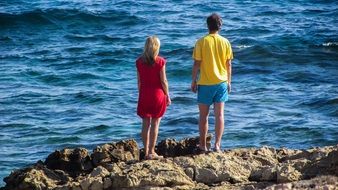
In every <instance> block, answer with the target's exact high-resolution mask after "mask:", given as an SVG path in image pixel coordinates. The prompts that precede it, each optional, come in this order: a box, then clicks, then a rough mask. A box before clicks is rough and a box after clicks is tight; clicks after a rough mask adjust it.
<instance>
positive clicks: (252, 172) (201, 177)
mask: <svg viewBox="0 0 338 190" xmlns="http://www.w3.org/2000/svg"><path fill="white" fill-rule="evenodd" d="M197 144H198V138H190V139H183V140H181V141H176V140H173V139H167V140H165V141H162V142H161V143H160V144H159V145H158V146H157V148H158V151H159V152H161V153H162V154H164V155H165V156H172V157H168V158H165V159H161V160H145V161H140V160H139V150H138V146H137V143H136V142H135V141H134V140H126V141H120V142H117V143H109V144H104V145H102V146H98V147H97V148H96V149H94V151H93V153H92V154H91V155H89V153H88V151H87V150H86V149H83V148H77V149H63V150H61V151H55V152H54V153H52V154H50V155H49V156H48V158H47V159H46V161H45V162H41V161H39V162H38V163H36V164H34V165H31V166H29V167H27V168H24V169H20V170H16V171H14V172H12V173H11V174H10V175H9V176H8V177H6V178H5V179H4V181H5V182H6V186H5V187H3V188H0V189H1V190H26V189H27V190H28V189H29V190H49V189H57V190H108V189H264V188H267V189H280V188H284V189H290V188H292V189H309V188H312V189H323V188H326V189H334V188H336V187H337V186H338V184H337V181H338V177H337V176H338V145H337V146H327V147H321V148H312V149H308V150H291V149H286V148H282V149H275V148H271V147H262V148H240V149H233V150H226V151H224V152H221V153H206V154H198V155H195V154H194V150H195V148H196V147H197ZM94 166H95V167H94ZM316 175H320V176H319V177H316ZM326 175H329V176H328V177H325V176H326ZM72 177H73V178H72ZM301 179H305V180H301ZM306 179H308V180H306ZM274 183H283V184H275V185H274Z"/></svg>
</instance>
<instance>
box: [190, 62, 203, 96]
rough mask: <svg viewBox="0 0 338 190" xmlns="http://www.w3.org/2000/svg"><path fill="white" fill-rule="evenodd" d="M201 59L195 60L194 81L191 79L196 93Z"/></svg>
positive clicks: (193, 68) (192, 89)
mask: <svg viewBox="0 0 338 190" xmlns="http://www.w3.org/2000/svg"><path fill="white" fill-rule="evenodd" d="M200 66H201V61H197V60H195V61H194V66H193V67H192V81H191V91H193V92H194V93H196V92H197V75H198V72H199V70H200Z"/></svg>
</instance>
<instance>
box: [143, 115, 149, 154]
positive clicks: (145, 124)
mask: <svg viewBox="0 0 338 190" xmlns="http://www.w3.org/2000/svg"><path fill="white" fill-rule="evenodd" d="M150 121H151V118H143V119H142V134H141V135H142V141H143V146H144V154H145V156H146V157H147V156H148V154H149V131H150V130H149V129H150Z"/></svg>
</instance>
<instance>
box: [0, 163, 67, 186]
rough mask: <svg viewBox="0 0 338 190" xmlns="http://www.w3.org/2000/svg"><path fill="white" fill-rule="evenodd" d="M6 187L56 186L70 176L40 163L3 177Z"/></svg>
mask: <svg viewBox="0 0 338 190" xmlns="http://www.w3.org/2000/svg"><path fill="white" fill-rule="evenodd" d="M4 181H5V182H6V189H10V190H21V189H30V190H40V189H47V188H57V186H58V185H60V186H61V185H64V184H66V183H67V182H68V181H70V178H69V177H68V176H67V175H66V174H65V173H64V172H55V171H52V170H50V169H48V168H46V167H45V166H44V165H41V163H38V164H36V165H33V166H31V167H28V168H25V169H21V170H16V171H14V172H12V173H11V174H10V175H9V176H8V177H6V178H5V179H4Z"/></svg>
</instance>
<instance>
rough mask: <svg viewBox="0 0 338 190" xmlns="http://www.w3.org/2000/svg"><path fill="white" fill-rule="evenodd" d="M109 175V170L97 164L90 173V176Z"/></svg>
mask: <svg viewBox="0 0 338 190" xmlns="http://www.w3.org/2000/svg"><path fill="white" fill-rule="evenodd" d="M108 175H109V171H108V170H107V169H106V168H104V167H102V166H98V167H96V168H94V170H93V171H92V172H91V173H90V175H89V176H90V177H106V176H108Z"/></svg>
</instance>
